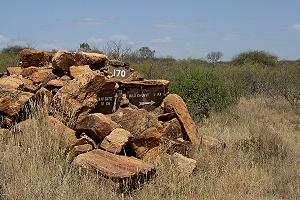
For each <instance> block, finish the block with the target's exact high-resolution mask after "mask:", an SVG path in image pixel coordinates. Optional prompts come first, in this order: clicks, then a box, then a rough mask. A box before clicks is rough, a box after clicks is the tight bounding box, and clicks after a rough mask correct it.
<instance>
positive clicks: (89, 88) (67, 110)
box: [53, 72, 115, 121]
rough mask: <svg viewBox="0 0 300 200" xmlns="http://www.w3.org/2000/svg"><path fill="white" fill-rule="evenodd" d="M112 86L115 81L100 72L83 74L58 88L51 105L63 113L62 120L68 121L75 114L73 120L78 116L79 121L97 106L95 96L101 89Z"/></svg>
mask: <svg viewBox="0 0 300 200" xmlns="http://www.w3.org/2000/svg"><path fill="white" fill-rule="evenodd" d="M114 86H115V82H114V81H111V80H109V79H107V78H106V77H105V76H104V75H103V74H101V73H96V72H90V73H88V74H83V75H81V76H80V78H78V79H74V80H71V81H69V82H68V83H67V84H66V85H65V86H63V87H62V88H61V89H59V90H58V92H57V93H56V94H55V96H54V98H53V105H54V107H55V108H56V109H58V111H60V112H62V113H63V114H64V120H66V121H69V120H70V119H71V118H72V117H71V116H75V120H76V118H78V121H79V120H81V119H83V118H84V117H85V116H87V115H88V114H89V113H90V112H91V111H92V110H93V109H94V108H95V107H96V106H97V103H98V100H97V97H98V96H99V94H100V93H101V91H102V90H104V89H105V88H106V87H114Z"/></svg>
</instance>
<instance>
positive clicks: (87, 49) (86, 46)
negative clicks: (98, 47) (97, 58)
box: [78, 42, 92, 51]
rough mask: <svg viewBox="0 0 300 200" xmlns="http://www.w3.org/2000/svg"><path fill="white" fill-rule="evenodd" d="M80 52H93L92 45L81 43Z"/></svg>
mask: <svg viewBox="0 0 300 200" xmlns="http://www.w3.org/2000/svg"><path fill="white" fill-rule="evenodd" d="M78 50H79V51H91V50H92V49H91V47H90V45H89V44H88V43H86V42H83V43H81V44H80V45H79V49H78Z"/></svg>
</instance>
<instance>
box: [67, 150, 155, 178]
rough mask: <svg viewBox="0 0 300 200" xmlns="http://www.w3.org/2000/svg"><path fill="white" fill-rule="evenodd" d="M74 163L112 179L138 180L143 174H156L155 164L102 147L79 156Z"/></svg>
mask: <svg viewBox="0 0 300 200" xmlns="http://www.w3.org/2000/svg"><path fill="white" fill-rule="evenodd" d="M72 165H74V166H79V167H83V168H86V169H88V170H92V171H95V172H97V173H100V174H101V175H103V176H104V177H108V178H111V179H112V180H116V181H122V180H124V179H125V180H126V179H129V178H130V179H131V181H138V180H139V178H141V177H143V176H148V177H149V176H150V175H151V174H154V171H155V170H154V166H153V165H151V164H148V163H145V162H143V161H142V160H139V159H137V158H134V157H127V156H120V155H116V154H112V153H109V152H107V151H103V150H100V149H95V150H92V151H90V152H88V153H84V154H80V155H79V156H77V157H76V158H75V159H74V160H73V162H72Z"/></svg>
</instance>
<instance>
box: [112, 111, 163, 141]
mask: <svg viewBox="0 0 300 200" xmlns="http://www.w3.org/2000/svg"><path fill="white" fill-rule="evenodd" d="M123 110H125V109H123ZM112 120H113V121H115V122H116V123H118V124H120V125H121V126H122V128H123V129H125V130H127V131H129V132H130V133H132V135H133V140H135V139H139V138H140V135H141V134H142V133H143V132H144V131H145V130H147V129H149V128H152V127H156V128H159V129H161V125H160V123H159V122H158V120H157V117H156V116H155V115H153V114H152V113H150V112H147V111H146V110H144V109H139V110H129V109H128V110H127V112H126V113H123V114H122V115H119V116H116V115H114V116H113V117H112Z"/></svg>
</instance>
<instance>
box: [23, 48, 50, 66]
mask: <svg viewBox="0 0 300 200" xmlns="http://www.w3.org/2000/svg"><path fill="white" fill-rule="evenodd" d="M19 54H20V60H21V65H22V67H30V66H36V67H41V66H45V65H48V64H49V63H51V59H52V56H53V55H52V53H50V52H48V51H40V50H33V49H23V50H22V51H20V53H19Z"/></svg>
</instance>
